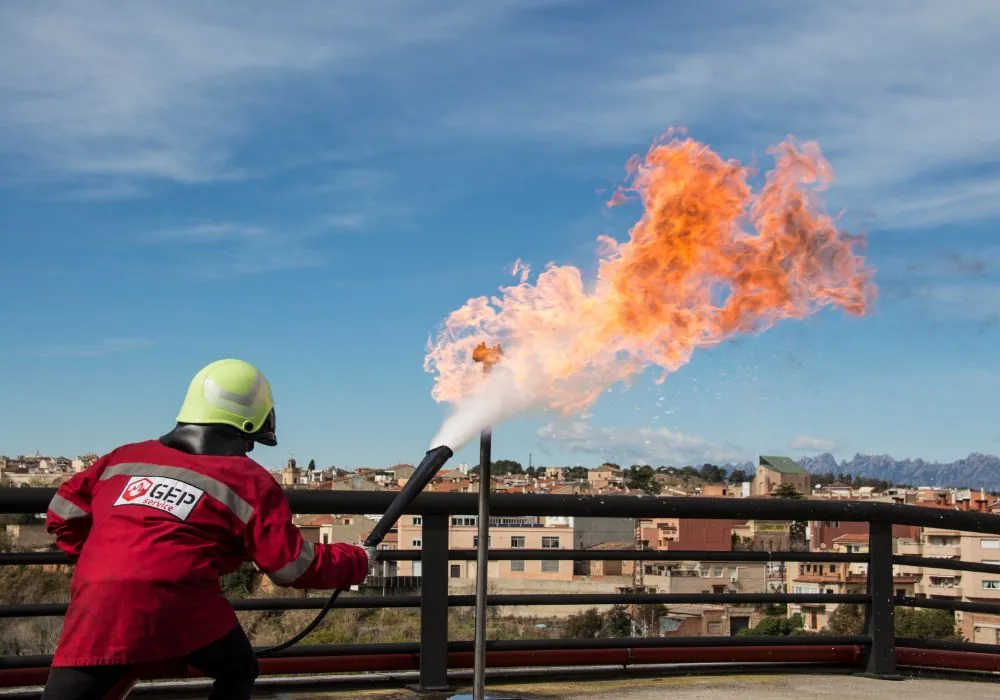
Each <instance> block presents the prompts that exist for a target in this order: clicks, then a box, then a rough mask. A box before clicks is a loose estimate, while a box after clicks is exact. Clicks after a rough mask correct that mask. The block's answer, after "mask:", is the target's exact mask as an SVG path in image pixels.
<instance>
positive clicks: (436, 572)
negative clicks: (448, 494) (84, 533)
mask: <svg viewBox="0 0 1000 700" xmlns="http://www.w3.org/2000/svg"><path fill="white" fill-rule="evenodd" d="M421 560H422V562H423V563H422V565H421V575H422V579H423V580H422V584H421V589H420V683H419V685H417V686H412V687H411V690H416V691H419V692H442V691H448V690H452V688H451V687H450V686H449V685H448V516H447V515H425V516H424V522H423V542H422V546H421Z"/></svg>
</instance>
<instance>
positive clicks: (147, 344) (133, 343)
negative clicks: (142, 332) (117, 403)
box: [34, 337, 156, 358]
mask: <svg viewBox="0 0 1000 700" xmlns="http://www.w3.org/2000/svg"><path fill="white" fill-rule="evenodd" d="M155 345H156V342H155V341H153V340H149V339H148V338H127V337H125V338H103V339H100V340H94V341H88V342H84V343H81V344H78V345H73V344H71V345H64V344H53V345H42V346H40V347H39V348H38V350H37V352H35V353H34V354H35V355H36V356H38V357H80V358H100V357H109V356H112V355H121V354H125V353H130V352H136V351H139V350H147V349H149V348H152V347H154V346H155Z"/></svg>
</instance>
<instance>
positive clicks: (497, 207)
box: [0, 0, 1000, 468]
mask: <svg viewBox="0 0 1000 700" xmlns="http://www.w3.org/2000/svg"><path fill="white" fill-rule="evenodd" d="M724 4H725V7H726V11H725V12H721V11H720V12H719V13H713V15H711V16H709V15H707V14H705V13H703V12H698V11H697V10H696V9H695V8H685V7H679V8H670V9H669V11H668V10H666V9H664V8H663V7H662V6H660V5H659V4H657V3H652V2H639V3H634V4H630V5H629V7H627V8H617V7H616V8H610V7H601V6H599V5H596V6H586V7H584V6H579V5H574V6H570V5H569V4H568V3H565V2H560V1H559V0H551V1H548V2H544V3H541V4H539V3H528V2H524V1H523V0H502V1H501V2H498V3H494V4H492V5H491V7H490V9H489V10H488V11H485V10H484V11H480V12H470V11H468V10H462V9H460V8H459V9H456V8H454V7H450V6H448V5H447V4H441V3H436V2H426V3H401V2H400V3H391V9H386V10H385V11H382V12H380V13H379V15H378V16H372V14H371V13H369V12H367V11H365V10H363V9H362V8H360V7H358V8H354V7H352V6H344V7H338V8H337V9H336V10H334V9H333V8H332V7H330V6H327V5H326V4H324V3H304V4H303V5H302V8H301V10H300V12H298V13H296V14H295V15H291V14H289V15H283V14H272V13H258V14H255V13H241V14H239V15H235V14H229V13H227V12H226V11H225V10H224V9H222V8H216V7H197V6H182V5H171V6H165V7H155V8H153V7H144V6H130V7H129V8H128V9H127V10H117V9H116V10H109V9H103V10H102V9H100V8H94V7H91V6H89V5H86V4H83V3H77V2H64V3H57V4H54V5H52V6H32V5H8V6H5V7H3V8H2V9H0V18H2V19H3V21H2V22H0V58H2V59H3V60H2V61H0V86H2V87H0V89H2V90H3V91H4V100H2V101H0V153H2V154H3V155H4V156H5V157H4V160H3V164H2V165H0V210H2V211H3V212H4V214H5V225H4V229H3V230H4V239H5V243H6V244H7V245H6V246H5V249H6V250H5V255H6V258H5V259H6V261H7V263H8V265H7V276H8V289H9V291H8V297H7V301H6V302H5V307H4V308H5V310H6V311H8V313H7V314H6V317H5V318H6V320H7V323H5V324H4V327H3V329H2V330H0V339H2V341H3V347H2V349H0V354H2V357H0V386H2V387H3V390H4V405H3V408H2V409H0V410H2V414H0V418H2V420H3V424H4V426H5V429H4V430H3V431H2V432H0V453H7V454H18V453H20V452H25V451H33V450H35V449H43V450H47V451H52V452H56V453H65V454H73V455H76V454H80V453H85V452H90V451H93V452H97V453H99V454H100V453H103V452H106V451H108V450H110V449H112V448H114V447H115V446H117V445H118V444H121V443H124V442H133V441H139V440H144V439H150V438H155V437H157V436H159V435H161V434H163V433H165V432H166V431H167V430H169V428H170V427H171V426H172V424H173V418H174V416H175V415H176V411H177V409H178V408H179V406H180V401H181V399H182V397H183V393H184V390H185V389H186V386H187V383H188V381H190V379H191V377H192V376H193V375H194V373H195V372H196V371H197V370H198V369H199V368H200V367H201V366H202V365H204V364H206V363H207V362H209V361H212V360H214V359H217V358H219V357H226V356H230V357H232V356H235V357H240V358H243V359H247V360H249V361H252V362H254V363H256V364H257V365H258V366H260V368H261V369H262V370H263V371H264V372H265V373H266V374H267V375H268V377H269V378H270V380H271V382H272V384H273V386H274V392H275V396H276V400H277V414H278V438H279V446H278V447H276V448H264V447H258V448H257V449H256V450H255V451H254V452H253V453H251V456H252V457H254V458H255V459H258V460H260V461H261V462H262V463H264V464H266V465H268V466H270V467H275V468H277V467H280V466H281V465H282V464H283V463H284V461H285V460H286V459H287V458H288V456H289V455H290V454H294V455H296V456H297V459H298V460H299V461H300V462H304V461H308V459H309V458H310V457H313V458H315V459H316V461H317V464H321V463H322V464H324V465H327V464H332V463H341V464H345V465H348V466H371V465H373V464H374V465H380V464H384V465H390V464H395V463H399V462H404V463H413V462H415V461H417V460H419V458H420V456H421V455H422V454H423V451H424V450H425V449H427V448H428V447H429V446H430V445H429V444H428V443H429V441H430V440H431V438H432V437H433V436H434V434H435V433H436V432H437V430H438V427H439V425H440V423H441V421H442V419H443V418H444V417H445V416H446V414H447V407H445V406H442V405H439V404H437V403H435V402H434V400H433V399H432V398H431V395H430V391H431V386H432V381H433V379H432V377H431V376H430V375H428V374H427V373H425V372H424V371H423V369H422V364H423V359H424V353H425V351H426V344H427V342H428V339H429V338H430V337H432V336H433V334H434V332H435V329H436V327H437V325H438V324H440V323H441V322H442V321H443V320H444V319H445V318H446V317H447V315H448V314H449V313H451V312H452V311H453V310H455V309H457V308H459V307H460V306H461V305H462V304H464V303H465V301H466V300H467V299H469V298H470V297H476V296H480V295H490V294H493V293H495V292H496V290H497V288H498V287H500V286H502V285H507V284H510V283H511V282H512V281H513V278H512V277H511V270H512V268H513V265H514V263H515V261H517V260H524V261H526V262H528V263H529V264H531V266H532V268H533V269H535V270H542V269H543V268H544V266H545V265H546V264H547V263H548V262H550V261H553V262H556V263H558V264H573V265H576V266H578V267H580V269H581V270H582V272H583V273H584V275H585V276H592V275H593V273H594V268H593V265H594V261H595V255H594V250H595V248H596V247H597V242H596V239H597V237H598V236H599V235H602V234H607V235H611V236H613V237H615V238H617V239H619V240H623V239H624V238H625V237H626V236H627V233H628V230H629V228H630V227H631V226H632V225H633V224H634V223H635V214H636V212H635V211H634V209H627V210H626V209H623V210H621V211H618V210H608V208H607V207H606V202H607V199H608V197H609V193H610V191H611V190H612V189H613V188H614V187H615V186H616V185H618V184H621V183H622V182H623V180H624V178H625V169H624V168H625V163H626V161H627V160H628V158H629V157H630V156H632V155H633V154H642V153H645V151H646V150H647V149H648V148H649V145H650V143H651V142H652V141H653V140H654V139H656V138H657V137H659V136H660V135H661V134H662V133H664V132H665V131H666V130H667V129H669V128H670V127H674V126H682V127H686V128H687V129H688V130H689V132H690V134H691V136H692V137H693V138H695V139H698V140H699V141H702V142H704V143H706V144H708V145H709V146H710V147H711V148H712V149H714V150H716V151H717V152H718V153H720V155H722V156H723V157H725V158H736V159H739V160H740V161H741V162H744V163H754V164H757V165H758V166H761V167H767V165H768V157H767V153H766V149H767V148H769V147H770V146H772V145H774V144H776V143H778V142H779V141H780V140H781V139H782V138H784V137H785V135H786V134H788V133H793V134H794V135H795V136H796V137H798V138H799V139H815V140H816V141H817V143H818V144H819V146H820V148H821V149H822V150H823V152H824V154H825V155H826V157H827V158H828V159H829V161H830V163H831V165H832V167H833V170H834V174H835V179H834V182H833V184H832V186H831V188H830V189H829V190H828V191H827V192H825V193H823V198H824V201H825V202H826V204H827V209H828V211H829V212H831V214H833V215H835V216H840V215H841V213H842V217H841V218H840V219H839V224H840V225H842V226H843V227H844V228H845V229H847V230H849V231H852V232H858V233H863V234H865V235H866V238H867V249H866V250H865V251H864V256H865V258H866V260H867V261H868V262H869V263H870V264H871V265H872V266H873V267H874V268H875V270H876V273H875V283H876V285H877V287H878V297H877V299H876V302H875V308H874V310H873V311H872V312H871V313H870V314H868V315H866V316H864V317H861V318H852V317H848V316H846V315H844V314H842V313H840V312H839V311H822V312H820V313H818V314H816V315H814V316H811V317H809V318H808V319H806V320H803V321H787V322H782V323H780V324H778V325H777V326H776V327H774V328H771V329H769V330H767V331H766V332H764V333H762V334H760V335H752V336H740V337H738V338H736V339H735V340H733V341H730V342H727V343H724V344H722V345H720V346H718V347H715V348H711V349H703V350H697V351H696V352H695V353H694V356H693V357H692V359H691V361H690V362H689V363H688V364H686V365H685V366H683V367H681V368H680V369H679V370H678V371H676V372H674V373H672V374H670V376H668V377H667V379H666V381H665V382H664V383H663V384H662V385H660V384H656V383H655V382H654V379H655V377H656V375H657V374H658V371H657V370H655V369H651V370H649V371H647V372H644V373H642V374H641V375H639V376H637V377H635V378H634V381H633V383H632V386H631V387H630V388H628V389H627V390H626V388H624V387H622V386H620V385H616V386H615V387H613V388H612V389H611V390H610V391H609V392H607V393H605V394H604V395H603V396H602V397H601V398H600V399H599V400H598V401H597V402H596V403H595V404H594V405H593V406H592V407H591V409H590V411H589V414H590V415H588V416H587V417H572V418H569V419H567V420H559V419H558V418H557V417H556V416H553V415H526V416H521V417H519V418H516V419H514V420H512V421H510V422H509V423H505V424H502V425H499V426H496V428H495V439H494V454H495V455H496V457H498V458H511V459H518V461H522V462H524V461H526V457H527V455H528V454H529V453H532V454H534V459H535V461H536V463H545V462H547V463H549V464H560V465H565V464H576V463H582V464H588V465H597V464H600V463H601V462H604V461H609V462H616V463H619V464H622V465H626V466H627V465H629V464H632V463H635V462H638V461H643V460H645V461H650V462H652V463H653V464H654V466H658V465H659V464H670V463H673V464H675V465H678V466H679V465H681V464H700V463H703V462H709V463H731V462H742V461H745V460H748V459H749V460H753V459H755V456H756V455H760V454H788V455H789V456H792V457H794V458H801V457H804V456H808V455H815V454H820V453H825V452H829V453H831V454H834V455H835V456H836V457H837V458H838V459H843V458H850V456H852V455H854V454H855V453H861V454H889V455H892V456H893V457H895V458H896V459H904V458H907V457H913V458H917V457H921V458H924V459H928V460H932V461H942V462H948V461H951V460H955V459H959V458H963V457H965V456H967V455H968V454H970V453H972V452H981V453H985V454H996V453H998V452H1000V429H998V428H997V427H996V420H995V418H994V416H993V413H992V410H991V409H992V404H993V397H994V395H996V394H997V393H998V392H1000V371H998V370H997V369H996V361H995V357H994V356H995V353H994V349H993V348H994V347H995V346H996V344H997V340H998V339H1000V324H998V323H997V320H998V319H1000V275H998V267H997V265H998V264H1000V247H998V246H997V245H996V244H995V243H992V242H991V239H990V235H989V234H990V232H991V231H992V228H993V226H994V225H995V223H996V221H997V218H998V215H1000V199H998V198H996V197H995V196H993V195H994V194H995V193H996V192H997V190H998V180H997V177H996V174H995V172H996V163H997V161H998V157H1000V138H998V137H997V136H996V135H995V130H994V127H993V124H994V122H995V118H996V116H998V114H1000V104H998V98H997V97H996V96H995V94H994V91H993V90H992V89H991V87H990V86H991V85H992V84H993V80H992V78H993V77H994V76H996V74H997V73H998V71H1000V60H998V58H1000V56H998V51H1000V49H997V48H996V47H995V46H993V42H992V39H991V36H990V34H989V31H988V28H990V27H992V26H994V24H995V21H996V19H998V18H1000V7H997V8H994V7H991V6H984V5H983V4H982V3H978V4H976V3H963V2H959V3H958V7H956V6H955V5H948V6H942V5H941V4H939V3H935V2H917V3H913V2H884V3H879V4H877V5H872V4H870V3H869V4H866V3H860V2H844V3H838V4H837V5H829V6H825V7H819V6H817V7H803V6H802V5H801V3H793V2H786V1H779V2H761V3H754V4H753V6H752V7H748V6H746V5H744V4H740V3H724ZM399 27H405V28H406V29H405V31H400V29H399ZM915 46H918V47H920V51H919V52H915V51H914V49H913V47H915ZM511 47H514V49H513V50H511ZM970 65H975V66H976V69H975V70H970V69H969V66H970ZM25 66H31V69H30V70H27V69H25V68H24V67H25ZM453 461H454V462H455V463H459V462H466V463H469V464H475V463H476V462H477V461H478V460H477V452H476V446H475V445H474V444H471V445H469V446H468V447H466V448H465V449H464V450H462V451H461V452H460V453H459V454H458V455H456V457H455V458H454V460H453Z"/></svg>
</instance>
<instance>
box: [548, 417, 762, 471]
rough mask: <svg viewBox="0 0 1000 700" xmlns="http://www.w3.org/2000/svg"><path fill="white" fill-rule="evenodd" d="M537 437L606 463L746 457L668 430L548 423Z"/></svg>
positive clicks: (738, 451) (675, 463) (690, 461)
mask: <svg viewBox="0 0 1000 700" xmlns="http://www.w3.org/2000/svg"><path fill="white" fill-rule="evenodd" d="M538 437H539V438H540V439H541V440H542V441H543V442H545V443H554V444H557V445H559V446H560V447H563V448H565V449H567V450H569V451H571V452H580V453H585V454H593V455H600V456H601V458H602V459H605V460H608V461H618V462H627V463H630V464H631V463H634V462H644V463H649V464H653V465H661V464H666V465H673V466H686V465H696V464H704V463H706V462H711V463H726V462H731V461H735V460H741V459H745V458H746V457H747V453H746V452H745V451H744V450H742V449H740V448H739V447H737V446H735V445H721V444H718V443H714V442H710V441H708V440H705V439H704V438H701V437H698V436H695V435H685V434H683V433H679V432H675V431H672V430H668V429H667V428H631V429H626V428H609V427H595V426H592V425H590V424H589V423H586V422H584V421H576V422H569V423H550V424H549V425H546V426H544V427H542V428H540V429H539V430H538Z"/></svg>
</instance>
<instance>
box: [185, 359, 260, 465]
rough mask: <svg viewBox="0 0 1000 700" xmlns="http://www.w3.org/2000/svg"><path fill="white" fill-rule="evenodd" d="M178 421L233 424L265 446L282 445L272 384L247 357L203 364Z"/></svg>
mask: <svg viewBox="0 0 1000 700" xmlns="http://www.w3.org/2000/svg"><path fill="white" fill-rule="evenodd" d="M177 422H178V423H193V424H196V425H220V424H221V425H230V426H232V427H234V428H236V429H237V430H239V431H240V432H242V433H244V434H245V435H246V436H247V437H248V438H249V439H251V440H253V441H255V442H259V443H261V444H262V445H269V446H271V447H274V446H275V445H277V444H278V438H277V437H276V435H275V427H276V425H275V423H276V421H275V416H274V398H273V396H272V395H271V384H270V383H269V382H268V381H267V377H265V376H264V374H263V373H262V372H261V371H260V370H258V369H257V368H256V367H254V366H253V365H251V364H250V363H249V362H244V361H243V360H216V361H215V362H213V363H211V364H209V365H206V366H205V367H203V368H202V370H201V371H200V372H198V374H196V375H195V377H194V379H192V380H191V385H190V386H189V387H188V390H187V396H185V397H184V403H183V404H182V405H181V410H180V413H178V414H177Z"/></svg>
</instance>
